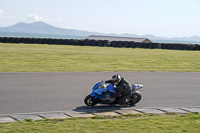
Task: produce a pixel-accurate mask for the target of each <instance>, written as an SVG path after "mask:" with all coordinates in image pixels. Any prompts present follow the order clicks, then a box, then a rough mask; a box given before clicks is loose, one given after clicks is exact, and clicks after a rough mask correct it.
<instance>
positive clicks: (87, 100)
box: [84, 94, 100, 106]
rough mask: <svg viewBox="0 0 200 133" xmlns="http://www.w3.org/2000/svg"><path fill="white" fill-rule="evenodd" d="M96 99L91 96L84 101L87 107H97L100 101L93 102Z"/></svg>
mask: <svg viewBox="0 0 200 133" xmlns="http://www.w3.org/2000/svg"><path fill="white" fill-rule="evenodd" d="M93 99H94V97H93V96H91V95H90V94H89V95H87V96H86V97H85V99H84V103H85V104H86V105H87V106H95V105H97V104H98V103H99V102H100V101H99V100H95V101H94V100H93Z"/></svg>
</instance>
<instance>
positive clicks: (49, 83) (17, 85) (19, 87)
mask: <svg viewBox="0 0 200 133" xmlns="http://www.w3.org/2000/svg"><path fill="white" fill-rule="evenodd" d="M115 73H117V72H39V73H37V72H34V73H0V114H12V113H30V112H46V111H63V110H84V109H91V107H90V108H89V107H86V106H85V105H84V103H83V99H84V98H85V96H86V95H88V94H89V93H91V88H92V87H93V85H94V84H95V83H96V82H98V81H101V80H107V79H110V78H111V76H112V75H113V74H115ZM118 73H119V74H121V75H122V76H123V77H125V78H126V79H127V80H128V81H129V82H130V83H142V84H143V85H144V88H143V89H142V90H141V91H140V92H141V93H142V96H143V98H142V100H141V101H140V102H139V103H138V104H137V105H136V106H135V107H136V108H141V107H191V106H200V72H118ZM101 108H104V109H105V108H114V107H110V106H97V107H92V109H101Z"/></svg>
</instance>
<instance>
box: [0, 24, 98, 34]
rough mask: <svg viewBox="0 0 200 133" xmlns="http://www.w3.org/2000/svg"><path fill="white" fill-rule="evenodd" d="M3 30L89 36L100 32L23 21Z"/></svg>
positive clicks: (1, 29)
mask: <svg viewBox="0 0 200 133" xmlns="http://www.w3.org/2000/svg"><path fill="white" fill-rule="evenodd" d="M0 31H2V32H18V33H38V34H57V35H77V36H87V35H91V34H99V33H97V32H87V31H80V30H73V29H63V28H57V27H54V26H51V25H49V24H46V23H44V22H34V23H30V24H27V23H23V22H20V23H18V24H15V25H13V26H10V27H2V28H0Z"/></svg>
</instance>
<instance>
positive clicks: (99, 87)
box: [91, 82, 116, 98]
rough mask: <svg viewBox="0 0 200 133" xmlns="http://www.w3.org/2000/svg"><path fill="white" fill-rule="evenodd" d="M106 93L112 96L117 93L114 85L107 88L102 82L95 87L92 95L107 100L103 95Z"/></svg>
mask: <svg viewBox="0 0 200 133" xmlns="http://www.w3.org/2000/svg"><path fill="white" fill-rule="evenodd" d="M106 91H107V92H108V95H112V94H113V93H115V91H116V88H115V87H114V85H113V84H109V85H108V86H107V85H106V84H105V83H104V82H100V83H97V84H95V85H94V87H93V89H92V93H91V95H92V96H95V97H98V98H106V96H105V95H103V94H102V92H106Z"/></svg>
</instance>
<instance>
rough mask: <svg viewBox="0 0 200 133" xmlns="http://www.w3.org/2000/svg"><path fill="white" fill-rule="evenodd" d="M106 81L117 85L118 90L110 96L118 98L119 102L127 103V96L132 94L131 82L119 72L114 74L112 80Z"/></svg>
mask: <svg viewBox="0 0 200 133" xmlns="http://www.w3.org/2000/svg"><path fill="white" fill-rule="evenodd" d="M105 83H111V84H114V85H115V86H116V92H115V93H114V94H113V95H111V96H110V97H111V98H112V97H114V98H117V100H116V102H117V104H121V105H124V104H126V98H127V97H128V96H129V95H130V94H131V84H130V83H129V82H128V81H127V80H126V79H125V78H123V77H121V76H120V75H119V74H115V75H113V76H112V79H111V80H106V81H105Z"/></svg>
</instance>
